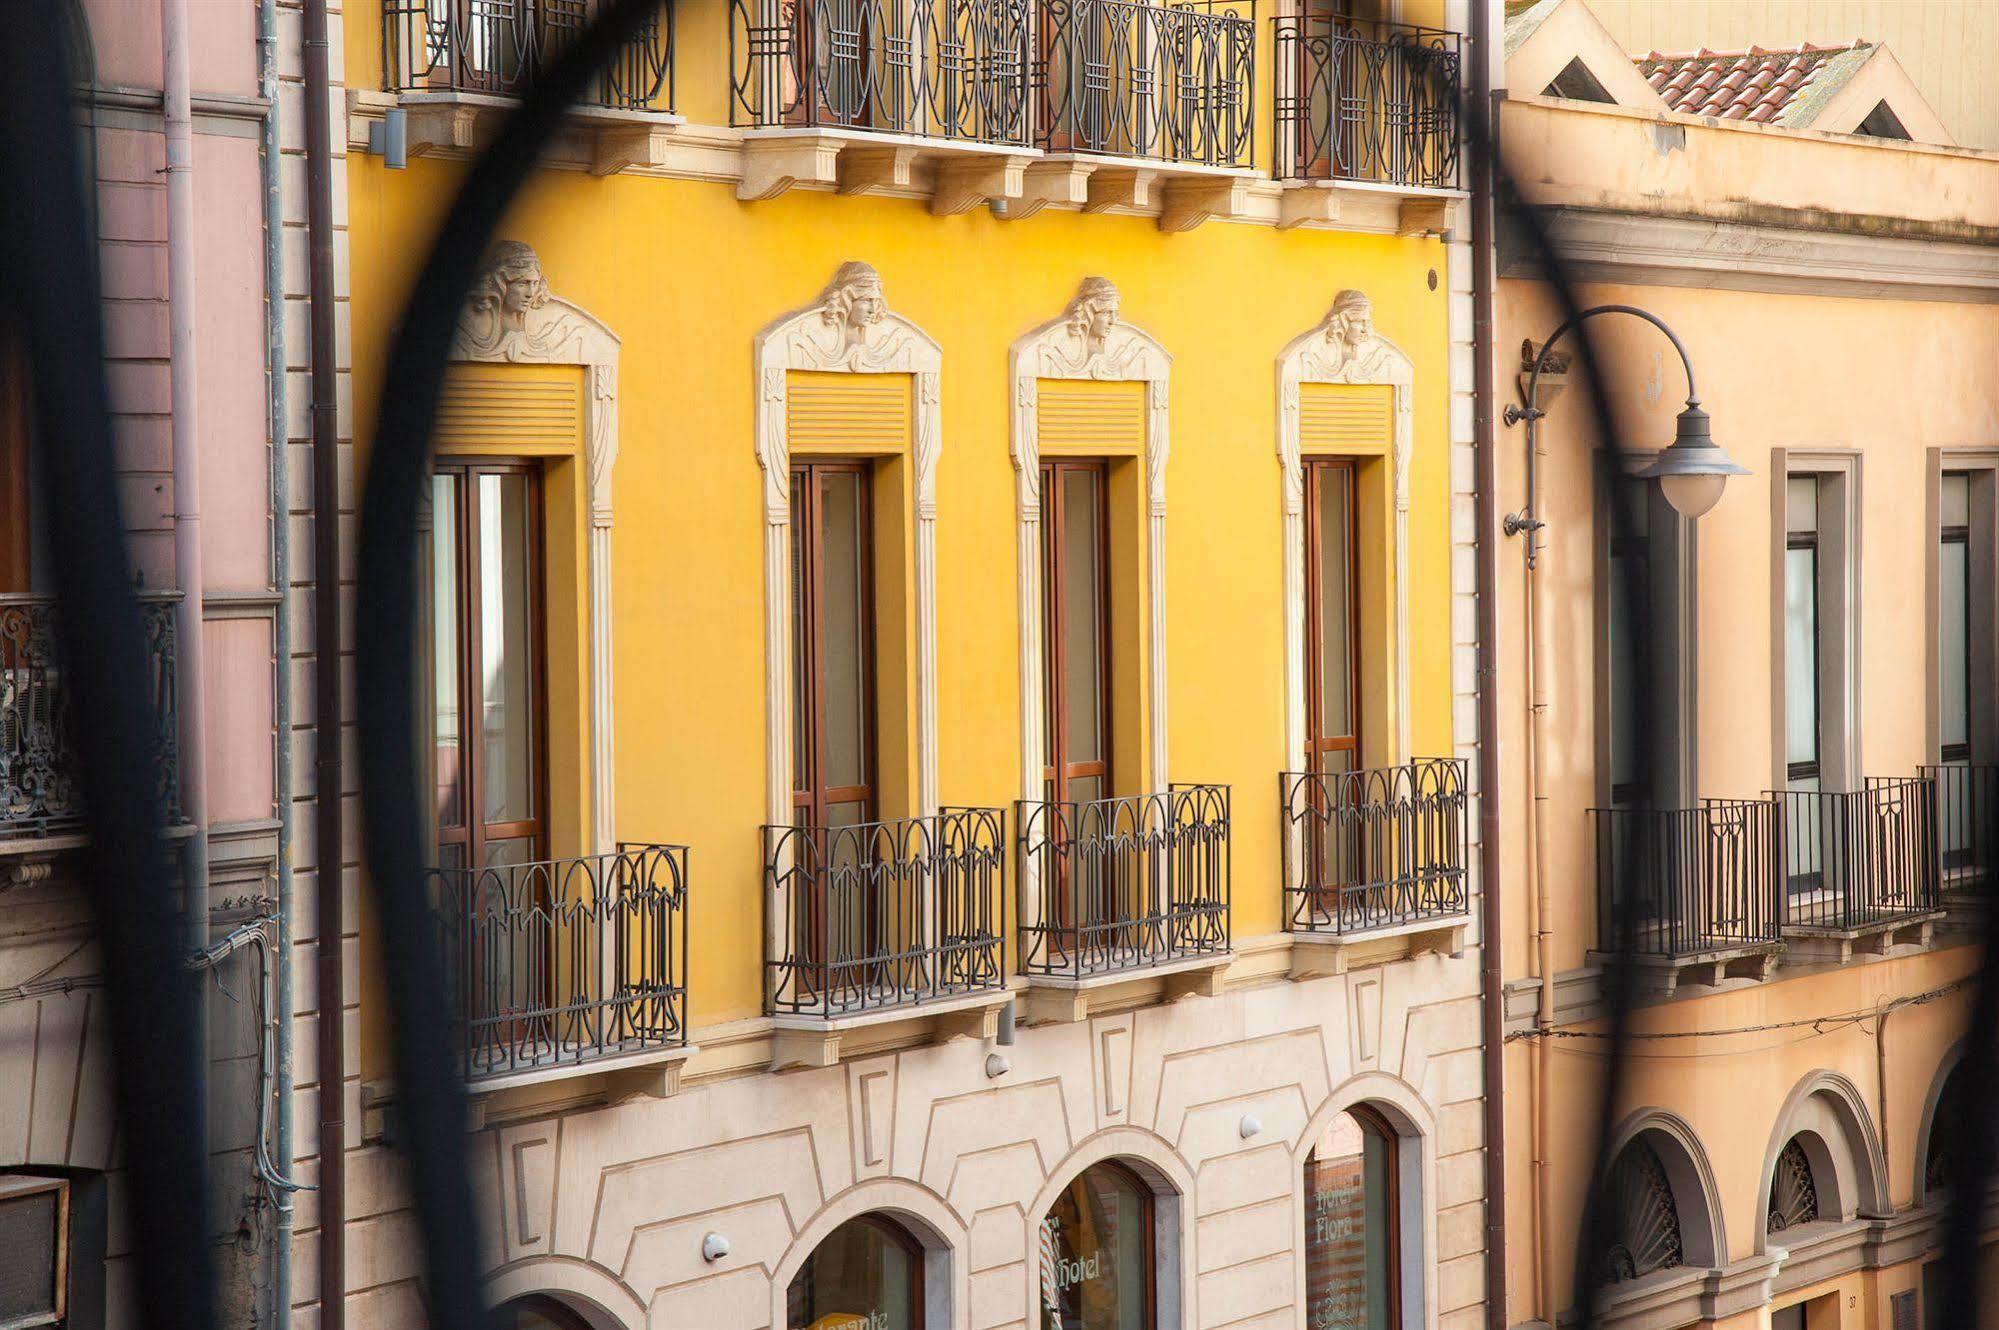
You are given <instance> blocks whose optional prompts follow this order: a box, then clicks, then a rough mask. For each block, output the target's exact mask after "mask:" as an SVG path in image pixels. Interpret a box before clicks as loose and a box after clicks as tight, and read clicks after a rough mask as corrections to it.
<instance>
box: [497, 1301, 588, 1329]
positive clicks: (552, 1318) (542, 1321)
mask: <svg viewBox="0 0 1999 1330" xmlns="http://www.w3.org/2000/svg"><path fill="white" fill-rule="evenodd" d="M493 1319H494V1322H495V1324H496V1325H497V1326H498V1327H499V1330H590V1323H589V1322H588V1321H586V1320H584V1319H583V1318H582V1317H581V1316H578V1315H577V1314H576V1313H575V1312H573V1311H571V1310H569V1308H567V1307H565V1306H563V1305H562V1304H561V1303H559V1302H557V1301H556V1300H555V1299H554V1298H549V1297H543V1296H542V1295H541V1294H539V1293H530V1294H528V1295H527V1296H526V1297H524V1298H515V1299H514V1300H513V1301H512V1302H509V1303H506V1304H504V1305H503V1306H501V1307H500V1308H498V1309H497V1310H496V1311H495V1312H494V1313H493Z"/></svg>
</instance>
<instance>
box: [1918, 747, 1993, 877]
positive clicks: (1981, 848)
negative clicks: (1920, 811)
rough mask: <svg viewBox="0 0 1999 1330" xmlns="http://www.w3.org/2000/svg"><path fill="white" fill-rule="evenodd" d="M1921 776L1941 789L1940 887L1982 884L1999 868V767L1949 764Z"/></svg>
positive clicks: (1938, 834) (1938, 854)
mask: <svg viewBox="0 0 1999 1330" xmlns="http://www.w3.org/2000/svg"><path fill="white" fill-rule="evenodd" d="M1920 774H1921V775H1923V776H1924V777H1925V778H1927V779H1929V780H1932V781H1934V782H1936V787H1937V859H1938V866H1939V867H1940V869H1941V870H1942V874H1941V875H1942V882H1941V884H1940V885H1942V886H1945V887H1955V888H1960V889H1962V888H1970V887H1976V886H1982V885H1984V884H1986V883H1989V882H1991V881H1992V876H1993V870H1994V869H1995V868H1999V845H1995V844H1994V843H1993V837H1994V836H1995V835H1999V766H1995V765H1990V764H1982V763H1970V762H1945V763H1942V764H1940V765H1938V766H1933V767H1923V768H1921V769H1920Z"/></svg>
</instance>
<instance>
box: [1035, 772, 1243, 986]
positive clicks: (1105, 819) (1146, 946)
mask: <svg viewBox="0 0 1999 1330" xmlns="http://www.w3.org/2000/svg"><path fill="white" fill-rule="evenodd" d="M1019 822H1020V890H1021V927H1020V949H1021V969H1022V970H1023V971H1024V972H1025V973H1027V974H1039V975H1052V976H1056V977H1061V978H1070V979H1081V978H1084V977H1086V976H1089V975H1096V974H1108V973H1112V972H1115V971H1119V970H1137V969H1143V968H1144V967H1146V966H1149V965H1159V964H1163V963H1166V962H1170V961H1181V960H1190V959H1194V958H1196V957H1201V956H1220V955H1223V954H1225V953H1226V952H1227V951H1228V949H1229V787H1228V786H1226V785H1172V786H1168V787H1167V789H1166V790H1165V792H1163V793H1160V794H1141V795H1131V796H1126V797H1123V798H1112V799H1093V800H1087V801H1082V802H1074V803H1064V802H1057V801H1055V800H1037V801H1034V802H1025V801H1023V802H1022V803H1021V804H1020V813H1019Z"/></svg>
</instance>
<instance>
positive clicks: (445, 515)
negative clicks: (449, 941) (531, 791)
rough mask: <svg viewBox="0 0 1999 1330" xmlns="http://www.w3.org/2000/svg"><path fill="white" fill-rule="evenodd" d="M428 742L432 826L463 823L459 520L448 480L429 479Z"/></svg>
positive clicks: (453, 481)
mask: <svg viewBox="0 0 1999 1330" xmlns="http://www.w3.org/2000/svg"><path fill="white" fill-rule="evenodd" d="M430 530H431V535H430V589H429V596H430V604H429V605H428V606H427V608H428V609H429V611H430V624H431V635H430V677H431V695H430V702H431V739H432V751H433V753H434V754H435V756H434V757H433V759H432V761H433V765H434V767H435V774H436V781H437V796H436V797H437V825H438V826H440V827H459V826H463V825H465V766H464V759H465V750H464V741H463V738H462V735H461V733H460V731H459V728H458V727H459V724H460V717H459V698H460V696H461V695H462V694H461V692H460V680H459V677H458V648H459V642H460V634H461V632H462V631H463V630H462V628H461V627H460V625H459V622H458V545H459V538H460V532H461V522H460V517H459V512H458V483H457V478H456V477H454V476H432V477H431V478H430Z"/></svg>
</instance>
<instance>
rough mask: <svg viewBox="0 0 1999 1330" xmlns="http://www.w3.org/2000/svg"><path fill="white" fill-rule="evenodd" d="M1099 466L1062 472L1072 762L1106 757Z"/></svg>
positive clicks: (1066, 675) (1065, 664)
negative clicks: (1104, 737)
mask: <svg viewBox="0 0 1999 1330" xmlns="http://www.w3.org/2000/svg"><path fill="white" fill-rule="evenodd" d="M1100 483H1101V477H1100V475H1099V473H1097V472H1096V471H1085V470H1072V471H1064V472H1062V570H1061V572H1062V595H1063V601H1062V617H1063V622H1062V632H1063V638H1062V649H1063V661H1062V666H1063V675H1064V678H1063V681H1062V687H1063V701H1064V702H1065V703H1066V704H1067V705H1068V718H1069V751H1068V752H1067V753H1064V754H1063V755H1062V756H1063V759H1064V760H1065V761H1069V762H1099V761H1102V760H1103V757H1104V753H1103V728H1104V726H1103V715H1104V711H1103V696H1102V691H1101V690H1102V681H1103V641H1102V636H1103V634H1102V624H1103V619H1102V614H1103V595H1104V576H1103V569H1102V567H1101V566H1100V565H1101V563H1102V544H1101V542H1102V526H1101V521H1102V519H1101V514H1100V512H1099V510H1098V502H1099V499H1098V494H1099V491H1098V486H1099V484H1100Z"/></svg>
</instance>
